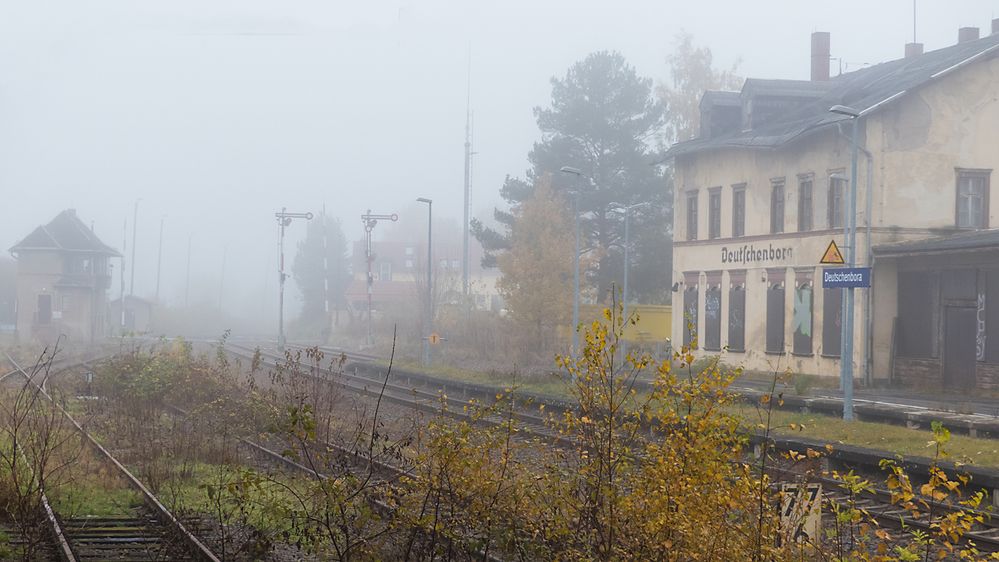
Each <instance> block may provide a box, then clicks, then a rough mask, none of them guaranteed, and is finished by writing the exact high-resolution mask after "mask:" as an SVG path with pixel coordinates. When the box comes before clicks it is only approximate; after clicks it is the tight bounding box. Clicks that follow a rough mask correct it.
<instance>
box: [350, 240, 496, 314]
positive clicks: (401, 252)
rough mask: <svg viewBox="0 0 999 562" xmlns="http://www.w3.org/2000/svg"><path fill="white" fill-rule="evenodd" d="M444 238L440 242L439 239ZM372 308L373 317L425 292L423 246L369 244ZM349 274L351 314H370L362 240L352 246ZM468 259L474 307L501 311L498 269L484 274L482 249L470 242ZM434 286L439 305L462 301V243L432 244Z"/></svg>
mask: <svg viewBox="0 0 999 562" xmlns="http://www.w3.org/2000/svg"><path fill="white" fill-rule="evenodd" d="M442 238H443V237H442ZM371 249H372V256H371V306H372V310H374V311H375V312H376V313H377V312H378V311H379V310H385V309H387V308H389V307H392V306H397V305H399V304H401V303H404V302H407V301H409V302H414V301H415V299H418V298H419V296H420V293H421V291H425V290H426V289H425V287H426V282H425V281H424V279H426V277H425V276H426V274H427V273H426V272H427V269H426V265H425V264H426V261H427V259H426V256H427V247H426V245H425V243H421V241H416V242H413V241H400V240H384V241H375V242H372V245H371ZM353 250H354V251H353V257H352V262H351V263H352V269H353V271H354V278H353V280H352V281H351V283H350V285H349V286H348V287H347V291H346V298H347V302H348V306H349V307H350V309H351V310H352V311H360V312H364V311H366V310H367V309H368V305H367V298H368V280H367V279H368V264H367V256H366V254H365V246H364V241H363V240H358V241H356V242H354V248H353ZM470 250H471V251H470V254H471V255H470V256H469V257H470V260H469V298H470V299H471V302H472V304H473V306H474V308H476V309H479V310H494V311H498V310H499V308H500V299H499V296H498V294H497V291H496V279H497V276H498V274H499V272H498V270H496V269H484V268H483V267H482V265H481V262H482V247H481V246H479V244H478V243H473V244H472V246H471V248H470ZM433 277H434V286H435V287H436V288H437V289H438V292H439V297H438V298H440V299H441V304H458V303H461V302H462V291H463V287H462V265H461V244H460V243H458V242H453V241H450V240H447V239H446V238H445V239H444V240H441V241H437V240H435V241H434V271H433Z"/></svg>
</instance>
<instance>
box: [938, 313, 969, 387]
mask: <svg viewBox="0 0 999 562" xmlns="http://www.w3.org/2000/svg"><path fill="white" fill-rule="evenodd" d="M945 310H946V313H945V319H944V349H943V356H944V362H943V369H944V372H943V384H944V388H945V389H948V390H970V389H973V388H975V334H976V332H975V330H976V328H977V324H976V321H977V316H976V312H975V309H974V308H973V307H970V306H948V307H946V308H945Z"/></svg>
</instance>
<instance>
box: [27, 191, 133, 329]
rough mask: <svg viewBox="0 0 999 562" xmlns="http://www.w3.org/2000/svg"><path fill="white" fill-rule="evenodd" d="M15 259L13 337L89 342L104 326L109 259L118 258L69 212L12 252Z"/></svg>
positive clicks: (37, 229)
mask: <svg viewBox="0 0 999 562" xmlns="http://www.w3.org/2000/svg"><path fill="white" fill-rule="evenodd" d="M10 253H11V254H12V255H13V256H14V257H15V258H16V259H17V313H16V318H17V323H16V334H17V339H18V340H19V341H22V342H27V341H38V342H40V343H43V344H46V345H51V344H53V343H55V342H56V340H57V338H58V337H59V336H60V335H64V336H65V338H66V339H67V340H68V341H70V342H83V343H88V342H91V341H93V340H95V339H96V338H99V337H102V336H103V335H104V334H105V330H106V328H107V310H108V301H107V290H108V288H109V287H110V285H111V272H110V266H109V263H108V260H109V258H112V257H120V254H119V253H118V252H117V250H115V249H113V248H111V247H110V246H108V245H106V244H104V243H103V242H101V241H100V239H99V238H97V235H96V234H94V232H93V231H92V230H90V228H88V227H87V226H86V225H85V224H83V222H82V221H81V220H80V219H79V217H77V216H76V211H74V210H73V209H68V210H66V211H63V212H61V213H59V214H58V215H56V217H55V218H54V219H52V220H51V221H50V222H49V223H48V224H46V225H43V226H39V227H38V228H36V229H35V230H34V231H32V232H31V234H28V236H26V237H25V238H24V239H23V240H21V241H20V242H18V243H17V244H15V245H14V247H13V248H11V249H10Z"/></svg>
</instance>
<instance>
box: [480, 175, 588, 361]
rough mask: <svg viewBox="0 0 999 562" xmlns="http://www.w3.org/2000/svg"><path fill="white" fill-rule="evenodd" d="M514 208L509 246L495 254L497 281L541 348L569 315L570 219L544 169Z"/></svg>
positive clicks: (513, 312) (509, 305)
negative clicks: (497, 263) (530, 192)
mask: <svg viewBox="0 0 999 562" xmlns="http://www.w3.org/2000/svg"><path fill="white" fill-rule="evenodd" d="M513 212H514V216H515V218H516V220H515V222H514V225H513V228H512V231H511V246H510V249H509V250H508V251H507V252H506V253H504V254H503V255H501V256H499V267H500V272H501V273H502V277H501V278H500V280H499V282H498V287H499V290H500V292H501V293H502V294H503V297H504V298H505V299H506V302H507V308H508V309H509V310H510V314H511V316H512V317H513V319H514V320H515V321H516V322H517V323H518V324H519V325H520V326H521V327H523V332H524V335H525V336H527V337H528V339H529V341H530V342H531V345H530V347H531V349H532V350H535V351H542V350H545V349H549V348H550V345H551V344H552V343H553V341H554V338H553V336H554V333H555V329H556V328H557V327H558V326H564V325H566V324H567V323H568V320H569V311H570V308H571V304H570V303H571V299H572V263H573V260H572V252H573V248H574V246H573V243H574V242H573V220H572V216H571V215H570V213H569V212H568V210H567V205H566V202H565V201H564V200H563V199H562V198H561V197H559V196H558V195H557V194H556V193H555V191H554V190H553V189H552V185H551V176H548V175H546V176H544V177H542V178H541V179H540V180H539V181H538V183H537V185H536V186H535V188H534V194H533V195H532V196H531V197H530V198H529V199H527V200H526V201H524V202H523V203H521V204H520V205H519V206H518V207H517V208H516V209H514V211H513Z"/></svg>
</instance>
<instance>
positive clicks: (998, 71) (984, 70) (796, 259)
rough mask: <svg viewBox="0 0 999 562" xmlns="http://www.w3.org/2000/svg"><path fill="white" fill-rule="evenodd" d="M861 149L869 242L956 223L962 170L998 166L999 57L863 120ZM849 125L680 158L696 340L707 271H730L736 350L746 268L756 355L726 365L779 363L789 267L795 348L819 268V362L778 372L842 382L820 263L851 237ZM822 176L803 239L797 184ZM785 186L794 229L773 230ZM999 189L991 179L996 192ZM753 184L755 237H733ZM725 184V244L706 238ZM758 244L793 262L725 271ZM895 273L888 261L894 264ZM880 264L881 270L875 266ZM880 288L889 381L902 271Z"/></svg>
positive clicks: (681, 212)
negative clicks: (807, 281)
mask: <svg viewBox="0 0 999 562" xmlns="http://www.w3.org/2000/svg"><path fill="white" fill-rule="evenodd" d="M860 126H861V129H860V132H859V139H860V144H861V146H864V147H866V148H867V149H868V150H869V151H870V152H871V153H873V157H874V160H873V169H872V170H871V172H872V174H871V175H872V203H873V204H872V217H871V219H872V221H871V226H872V236H871V244H872V245H878V244H882V243H888V242H895V241H901V240H906V239H917V238H926V237H929V236H933V235H937V234H942V233H946V232H950V231H953V229H954V227H955V206H956V169H957V168H975V169H983V168H986V169H988V168H991V169H995V168H997V167H999V59H992V60H987V61H980V62H977V63H974V64H971V65H969V66H968V67H966V68H963V69H960V70H958V71H955V72H954V73H952V74H951V75H949V76H945V77H942V78H941V79H940V80H938V81H937V82H936V83H933V84H930V85H928V86H926V87H924V88H922V89H920V90H918V91H915V92H910V93H909V94H907V95H905V96H903V97H901V98H899V99H898V100H896V101H894V102H891V103H890V104H888V105H886V106H885V107H884V108H882V109H881V110H879V111H878V112H876V113H874V114H873V115H871V116H870V117H868V118H866V119H864V120H862V121H861V122H860ZM849 134H850V123H849V122H848V121H847V122H844V123H843V126H842V128H841V131H839V130H837V129H836V128H835V127H833V128H829V129H826V130H824V131H820V132H817V133H815V134H811V135H808V136H806V137H803V138H801V139H799V140H798V141H796V142H793V143H791V144H790V145H789V146H786V147H781V148H779V149H742V148H726V149H718V150H714V151H706V152H701V153H698V154H691V155H686V156H680V157H678V158H677V159H676V161H675V162H674V170H675V186H676V189H675V194H674V233H675V238H676V241H675V245H674V262H673V273H672V277H673V281H680V282H681V288H680V291H681V293H680V294H682V290H683V286H682V281H683V279H684V273H697V274H699V276H698V279H699V291H698V300H699V314H698V326H697V329H698V333H699V334H704V333H705V320H704V317H705V315H704V292H705V291H704V289H705V275H704V272H708V271H721V272H722V310H723V313H722V319H723V324H722V330H721V343H722V346H723V347H724V346H725V345H727V328H728V326H727V322H725V320H726V319H727V318H728V313H727V310H728V298H727V297H728V286H729V274H728V271H730V270H743V269H744V270H746V290H747V294H746V318H747V322H746V336H745V337H746V340H745V341H746V350H747V351H746V353H729V354H728V355H727V356H725V352H723V356H724V359H725V360H726V361H728V362H730V363H732V364H739V365H743V366H744V367H746V368H748V369H758V370H766V369H771V368H773V367H774V364H775V362H776V361H775V358H776V357H775V356H773V355H767V354H765V353H764V352H763V350H764V344H765V334H766V325H765V324H766V287H767V284H768V283H767V280H766V279H767V269H771V270H772V269H773V268H778V269H779V268H784V269H785V271H786V279H787V281H786V282H785V287H786V290H785V296H786V303H785V320H786V321H785V324H786V325H785V341H786V342H787V345H786V348H787V349H788V350H790V347H791V346H790V342H791V341H792V340H791V337H792V336H791V318H793V287H794V286H795V279H796V277H795V274H796V270H797V271H798V272H800V271H802V269H805V270H807V269H809V268H813V271H814V275H813V279H814V287H815V290H814V293H813V294H814V301H813V305H812V306H813V308H812V310H813V314H812V326H813V333H812V341H813V346H812V347H813V354H812V356H810V357H793V356H787V357H782V358H780V367H781V368H785V367H790V368H791V369H793V370H795V371H797V372H803V373H812V374H820V375H828V376H836V375H838V372H839V361H838V359H835V358H829V357H823V356H822V355H823V350H822V349H821V342H822V327H823V326H822V324H823V318H822V311H823V296H824V291H823V290H822V288H821V287H822V285H821V268H820V266H819V263H818V262H819V260H820V258H821V255H822V251H823V250H824V249H825V247H826V245H827V244H828V243H829V240H830V239H835V240H836V241H837V243H839V244H840V245H841V248H842V249H843V250H844V251H846V248H845V247H843V246H845V245H844V244H843V234H842V229H829V227H828V220H827V216H828V215H827V213H828V209H827V194H828V187H829V179H828V178H829V174H830V173H832V172H841V173H844V174H849V167H850V150H849V143H848V140H847V137H848V135H849ZM867 165H868V162H867V159H866V157H865V156H864V155H863V153H861V154H860V155H859V160H858V174H857V176H858V182H857V183H858V186H857V212H858V213H857V227H858V232H857V248H858V255H857V263H858V265H864V264H866V263H867V256H866V232H865V226H866V224H867V217H866V212H865V202H866V201H865V199H866V189H867ZM803 174H811V175H812V177H813V187H812V190H813V194H812V198H813V223H814V225H813V230H812V231H809V232H797V225H798V178H799V176H800V175H803ZM781 177H783V178H784V180H785V203H784V206H785V220H784V232H783V233H781V234H770V196H771V180H772V179H774V178H781ZM995 182H996V180H995V178H993V179H992V182H991V183H992V184H993V185H994V184H995ZM742 183H744V184H745V186H746V187H745V189H746V226H745V236H743V237H740V238H732V186H733V185H736V184H742ZM714 187H721V188H722V189H721V224H720V226H721V236H720V238H717V239H714V240H708V239H707V236H708V213H709V208H708V207H709V205H708V190H709V189H710V188H714ZM691 191H696V192H697V194H698V206H697V207H698V240H697V241H687V240H686V234H687V224H686V218H687V212H686V211H687V195H688V193H690V192H691ZM997 206H999V196H993V197H990V219H989V220H990V225H991V226H999V224H997V222H996V220H997V217H996V213H997V209H999V207H997ZM745 245H753V246H754V247H757V248H767V249H769V247H770V246H771V245H772V246H774V247H778V248H789V249H791V256H790V257H789V258H787V259H779V260H769V259H767V260H762V261H760V262H753V263H745V264H742V263H737V264H732V263H725V262H723V260H722V257H721V256H722V248H728V249H732V248H740V247H742V246H745ZM885 265H886V266H887V264H885ZM876 267H877V266H876ZM874 279H875V281H874V286H873V288H872V289H871V291H872V293H871V300H872V303H873V306H872V318H873V324H874V325H873V326H872V327H871V329H872V346H871V356H872V362H873V369H872V376H873V377H874V378H876V379H887V378H888V376H889V372H888V371H889V367H890V352H891V341H890V340H891V325H892V322H893V320H894V318H895V316H896V311H897V304H896V298H895V291H896V287H897V286H896V279H897V274H896V271H895V268H894V267H885V269H884V270H883V271H882V270H879V269H876V272H875V276H874ZM866 305H867V298H866V296H865V291H864V290H858V291H856V309H855V310H856V318H855V326H856V329H855V340H854V358H855V366H854V372H855V373H856V374H857V376H858V377H859V376H861V375H862V373H863V372H864V369H863V365H862V364H861V362H862V359H863V355H862V354H863V350H864V337H865V330H864V325H863V320H864V314H863V309H864V307H865V306H866ZM682 329H683V317H682V315H680V314H677V315H674V319H673V329H672V334H673V341H674V342H680V341H682Z"/></svg>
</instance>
